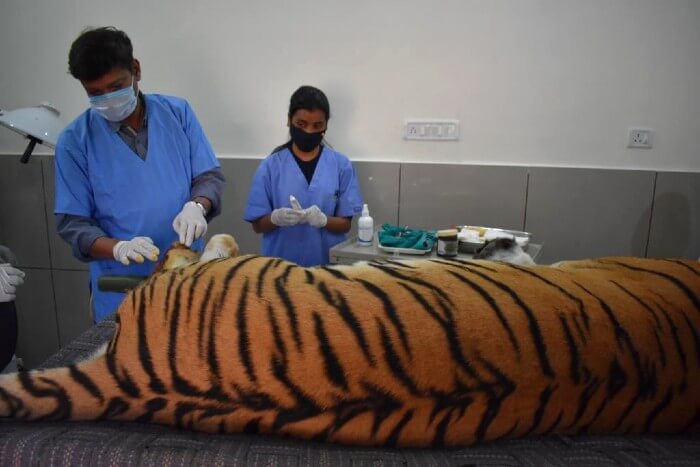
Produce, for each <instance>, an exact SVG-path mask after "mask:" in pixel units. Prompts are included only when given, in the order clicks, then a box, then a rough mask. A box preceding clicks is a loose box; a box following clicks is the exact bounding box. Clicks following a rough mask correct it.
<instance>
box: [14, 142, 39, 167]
mask: <svg viewBox="0 0 700 467" xmlns="http://www.w3.org/2000/svg"><path fill="white" fill-rule="evenodd" d="M27 138H29V144H27V149H25V150H24V154H22V158H21V159H20V160H19V161H20V162H21V163H22V164H26V163H27V162H29V156H31V155H32V151H34V146H36V143H39V144H41V140H40V139H37V138H35V137H33V136H27Z"/></svg>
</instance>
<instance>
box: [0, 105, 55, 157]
mask: <svg viewBox="0 0 700 467" xmlns="http://www.w3.org/2000/svg"><path fill="white" fill-rule="evenodd" d="M59 115H61V113H60V112H59V111H58V109H56V108H55V107H53V106H52V105H51V104H49V103H46V102H44V103H42V104H40V105H37V106H35V107H25V108H23V109H16V110H7V111H5V110H0V125H2V126H5V127H7V128H9V129H10V130H13V131H16V132H17V133H19V134H20V135H23V136H26V137H27V138H28V139H29V144H27V148H26V149H25V150H24V154H23V155H22V158H21V159H20V162H22V163H23V164H26V163H27V161H29V156H31V155H32V151H34V146H36V144H37V143H39V144H43V145H45V146H48V147H50V148H55V147H56V140H57V139H58V134H59V133H60V132H61V130H62V129H63V126H64V125H63V122H61V119H60V118H59Z"/></svg>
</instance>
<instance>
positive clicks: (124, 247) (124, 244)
mask: <svg viewBox="0 0 700 467" xmlns="http://www.w3.org/2000/svg"><path fill="white" fill-rule="evenodd" d="M112 254H113V255H114V259H116V260H117V261H119V262H120V263H122V264H123V265H124V266H128V265H129V263H130V261H129V260H133V261H135V262H137V263H143V259H144V258H146V259H149V260H151V261H156V260H157V259H158V255H159V254H160V250H159V249H158V247H157V246H155V245H154V244H153V240H151V239H150V238H148V237H134V238H132V239H131V240H128V241H126V240H123V241H121V242H118V243H117V244H116V245H114V248H112Z"/></svg>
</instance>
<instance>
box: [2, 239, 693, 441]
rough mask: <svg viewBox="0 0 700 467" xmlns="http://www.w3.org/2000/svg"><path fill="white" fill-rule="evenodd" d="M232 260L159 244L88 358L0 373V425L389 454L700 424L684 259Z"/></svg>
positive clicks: (225, 243) (221, 243) (688, 268)
mask: <svg viewBox="0 0 700 467" xmlns="http://www.w3.org/2000/svg"><path fill="white" fill-rule="evenodd" d="M212 245H213V248H212ZM237 249H238V248H237V246H236V245H235V242H234V241H233V239H232V238H231V237H228V236H217V237H215V239H212V241H210V244H209V245H208V247H207V250H206V252H205V254H204V258H205V259H206V260H205V261H199V262H195V261H197V256H196V255H194V254H193V253H192V252H190V251H189V250H186V249H172V250H170V252H169V253H168V258H167V259H166V262H165V264H164V267H163V268H162V270H160V271H159V272H157V273H155V274H154V275H152V276H151V277H150V278H149V279H147V280H146V281H145V282H144V283H142V284H141V285H140V286H139V287H137V288H136V289H135V290H133V291H132V292H131V293H130V294H129V295H128V296H127V298H126V299H125V301H124V303H123V304H122V305H121V307H120V308H119V311H118V314H117V317H116V322H117V328H116V333H115V335H114V338H113V339H112V341H111V342H110V343H109V344H108V345H107V346H106V347H105V348H104V349H103V351H102V352H101V353H100V354H99V355H97V356H95V357H94V358H92V359H90V360H88V361H84V362H81V363H77V364H74V365H71V366H69V367H66V368H56V369H48V370H34V371H30V372H24V373H18V374H13V375H4V376H0V416H4V417H14V418H19V419H25V420H62V419H70V420H94V419H117V420H134V421H141V422H156V423H162V424H167V425H174V426H178V427H185V428H190V429H194V430H201V431H207V432H258V433H269V434H278V435H285V436H293V437H297V438H302V439H309V440H321V441H330V442H339V443H347V444H356V445H381V446H406V447H425V446H440V445H449V446H458V445H465V444H470V443H474V442H479V441H482V440H492V439H497V438H503V437H524V436H528V435H538V434H544V433H617V432H623V433H630V432H631V433H637V432H660V433H661V432H678V431H682V430H685V429H689V428H691V427H696V426H697V424H698V422H699V419H700V337H699V336H700V263H699V262H697V261H686V260H672V259H638V258H623V257H615V258H602V259H598V260H585V261H573V262H565V263H562V264H559V265H558V267H546V266H533V267H523V266H516V265H511V264H507V263H502V262H490V261H460V260H412V261H385V262H361V263H357V264H355V265H352V266H330V267H317V268H303V267H300V266H298V265H296V264H293V263H290V262H287V261H284V260H282V259H276V258H268V257H262V256H250V255H248V256H240V257H230V258H227V257H225V256H227V255H228V254H235V253H236V252H237ZM212 251H213V252H214V253H213V254H212ZM222 256H224V257H222ZM211 258H214V259H211Z"/></svg>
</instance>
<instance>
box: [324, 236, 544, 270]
mask: <svg viewBox="0 0 700 467" xmlns="http://www.w3.org/2000/svg"><path fill="white" fill-rule="evenodd" d="M540 250H542V245H538V244H535V243H530V244H529V245H528V246H527V248H525V252H527V254H529V255H530V257H532V259H533V261H535V262H537V256H538V255H539V254H540ZM329 256H330V261H331V264H352V263H354V262H355V261H367V260H372V259H376V258H402V259H431V258H439V256H438V255H437V251H436V249H435V248H433V250H432V251H431V252H430V253H425V254H422V255H408V254H405V253H387V252H385V251H382V250H380V249H379V248H378V247H377V239H376V236H375V239H374V242H372V245H368V246H363V245H360V244H359V243H357V236H356V235H353V236H351V237H349V238H348V239H347V240H345V241H344V242H342V243H339V244H337V245H336V246H334V247H333V248H331V249H330V251H329ZM472 256H473V255H471V254H466V253H459V254H458V255H457V258H461V259H471V258H472Z"/></svg>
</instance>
